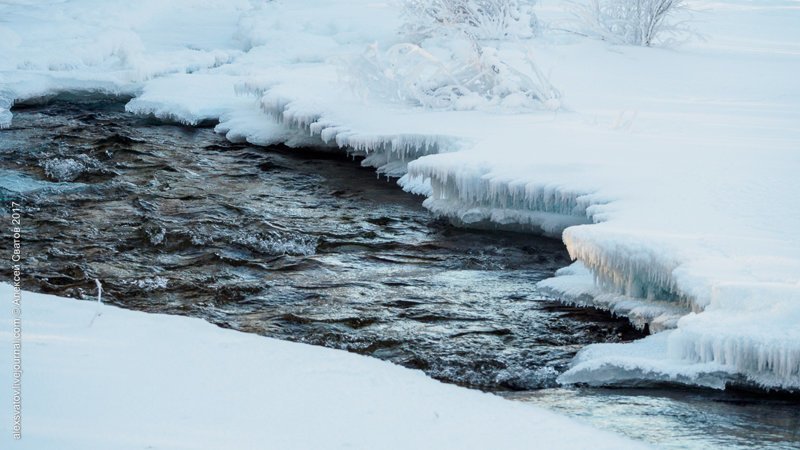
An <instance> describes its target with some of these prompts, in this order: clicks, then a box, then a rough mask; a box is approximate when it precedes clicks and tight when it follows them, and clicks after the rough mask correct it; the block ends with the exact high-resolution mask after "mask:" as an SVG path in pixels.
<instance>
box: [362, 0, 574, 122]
mask: <svg viewBox="0 0 800 450" xmlns="http://www.w3.org/2000/svg"><path fill="white" fill-rule="evenodd" d="M532 6H533V2H530V1H529V2H524V1H520V0H406V1H405V3H404V13H405V17H406V25H405V26H404V27H403V28H404V29H403V32H404V34H405V36H406V38H407V39H408V42H404V43H401V44H396V45H394V46H392V47H390V48H388V49H387V50H385V51H381V50H380V49H378V48H377V47H376V46H373V47H371V48H370V49H369V50H368V51H367V52H366V53H365V54H364V55H362V57H361V58H360V59H359V60H358V61H357V62H356V64H355V65H354V68H355V69H356V70H357V71H358V73H359V74H360V75H359V81H360V84H361V85H360V86H358V87H360V88H366V89H364V91H365V94H366V95H369V96H372V97H379V98H381V99H383V100H389V101H394V102H402V103H405V104H411V105H414V106H422V107H426V108H433V109H455V110H467V109H484V108H502V109H531V108H539V107H542V106H544V107H546V108H548V109H557V108H558V107H559V101H558V99H559V97H560V94H559V92H558V91H557V90H556V89H555V88H554V87H553V86H552V85H551V84H550V81H549V80H548V79H547V77H546V76H544V74H543V73H542V72H541V71H540V70H539V69H538V68H537V67H536V65H535V64H534V62H533V58H532V57H531V54H530V52H529V51H528V50H527V48H526V47H525V45H524V44H523V43H522V42H520V39H523V38H529V37H532V36H533V33H534V31H535V24H536V21H535V17H536V16H535V15H534V14H533V12H532V10H531V8H532Z"/></svg>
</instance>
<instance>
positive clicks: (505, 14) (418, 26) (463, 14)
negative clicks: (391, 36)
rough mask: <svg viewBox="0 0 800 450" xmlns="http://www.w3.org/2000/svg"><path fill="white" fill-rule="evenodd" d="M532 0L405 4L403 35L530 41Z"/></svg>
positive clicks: (417, 1)
mask: <svg viewBox="0 0 800 450" xmlns="http://www.w3.org/2000/svg"><path fill="white" fill-rule="evenodd" d="M535 3H536V0H405V1H404V2H403V4H402V5H403V13H404V15H405V17H406V25H405V30H404V31H405V32H407V33H408V34H410V35H416V36H420V37H431V36H436V35H441V34H443V33H446V32H449V31H455V32H456V33H461V34H464V35H466V36H469V37H470V38H473V39H478V40H486V39H508V38H520V37H530V36H532V35H533V34H534V33H535V32H536V28H537V26H538V25H537V20H536V14H534V12H533V7H534V5H535Z"/></svg>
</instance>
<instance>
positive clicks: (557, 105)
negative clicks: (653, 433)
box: [0, 0, 800, 389]
mask: <svg viewBox="0 0 800 450" xmlns="http://www.w3.org/2000/svg"><path fill="white" fill-rule="evenodd" d="M689 6H690V7H691V8H692V10H693V11H692V12H691V13H685V14H684V16H682V17H683V18H685V19H687V20H689V26H691V27H692V28H694V29H695V30H697V31H698V32H699V33H700V34H701V36H699V37H695V38H693V39H690V40H689V41H688V42H685V43H683V44H681V45H677V46H674V47H670V48H666V47H651V48H644V47H631V46H618V45H610V44H608V43H606V42H602V41H596V40H591V39H588V38H585V37H581V36H579V35H577V34H574V33H568V32H563V31H560V30H562V29H564V28H569V27H570V23H569V21H568V14H567V13H566V12H565V2H559V1H546V0H542V1H541V2H539V5H538V6H537V7H536V8H535V9H534V12H535V13H536V14H537V15H538V18H539V23H540V26H539V27H538V32H537V33H528V34H526V33H524V32H520V33H516V32H515V33H516V34H514V35H513V36H503V37H501V38H500V39H496V38H492V37H491V36H488V37H486V36H483V37H481V39H480V41H479V42H480V45H481V46H482V52H481V53H480V54H477V53H475V52H474V51H472V49H471V47H470V45H469V43H465V42H464V39H461V40H459V39H458V38H457V36H458V35H457V34H456V35H454V34H452V33H451V34H449V35H448V34H446V33H445V34H443V35H436V34H433V35H429V36H427V37H424V38H419V39H417V40H416V41H413V42H409V40H410V38H409V37H408V36H409V35H408V30H407V28H408V25H407V24H406V25H404V23H405V22H407V21H408V20H407V19H404V18H403V17H402V16H401V14H400V9H399V8H398V6H397V4H396V3H394V2H390V3H385V2H384V3H382V2H374V1H371V0H346V1H341V2H339V1H337V2H324V1H321V0H307V1H288V0H285V1H274V2H262V1H255V0H254V1H252V2H251V1H247V0H241V1H236V2H231V1H221V0H220V1H214V0H205V1H203V0H181V1H174V2H168V3H167V2H157V1H153V0H145V1H140V2H122V1H113V0H108V1H106V0H104V1H99V0H96V1H90V0H76V1H53V2H47V1H41V2H22V1H20V2H4V3H2V4H0V17H2V21H0V36H1V37H2V38H1V39H0V55H2V57H0V123H2V122H3V121H5V124H6V125H8V124H9V120H10V115H9V113H8V111H7V110H8V109H9V107H10V106H11V104H12V103H13V102H18V101H32V100H35V99H36V98H40V97H47V96H48V95H53V94H55V93H58V92H65V91H84V92H85V91H96V92H103V93H120V94H129V95H133V96H134V97H135V98H134V99H133V100H131V102H130V103H129V104H128V106H127V108H128V110H129V111H132V112H134V113H138V114H151V115H154V116H156V117H159V118H162V119H165V120H171V121H178V122H182V123H185V124H188V125H194V124H199V123H204V122H208V121H213V120H217V119H218V120H219V124H218V125H217V128H216V129H217V131H218V132H220V133H224V134H225V135H226V136H227V137H228V138H229V139H231V140H235V141H248V142H252V143H254V144H260V145H268V144H273V143H285V144H287V145H289V146H305V145H315V146H328V147H330V148H332V149H336V148H341V149H344V150H346V151H349V152H352V153H356V154H362V155H366V156H367V157H366V159H365V160H364V161H363V163H362V164H364V165H369V166H374V167H375V168H376V169H377V170H378V172H379V173H383V174H387V175H392V176H402V178H400V184H401V185H402V186H403V187H404V188H405V189H406V190H408V191H410V192H413V193H417V194H423V195H425V196H427V199H426V200H425V202H424V205H425V206H426V207H428V208H429V209H430V210H431V211H433V212H434V213H436V214H440V215H444V216H447V217H450V218H451V219H452V220H453V221H454V222H456V223H461V224H465V225H471V226H495V225H501V226H504V227H507V228H516V229H524V230H529V231H534V232H540V233H544V234H546V235H551V236H563V240H564V243H565V244H566V246H567V248H568V250H569V252H570V254H571V255H572V257H573V258H575V259H576V263H575V264H574V265H573V266H571V267H569V268H566V269H564V270H562V271H561V272H560V273H559V274H558V276H557V277H555V278H553V279H550V280H546V281H544V282H543V283H542V284H541V286H542V287H543V288H545V289H548V290H550V291H551V292H553V293H554V294H556V295H557V296H559V297H561V298H563V299H564V300H565V301H568V302H574V303H578V304H584V305H594V306H598V307H602V308H607V309H609V310H611V311H614V312H615V313H618V314H624V315H626V316H628V317H630V318H631V320H632V321H633V323H635V324H637V325H640V326H645V325H648V326H649V329H650V331H651V332H658V334H656V335H654V336H651V337H650V338H647V339H644V340H642V341H639V342H635V343H632V344H625V345H597V346H590V347H588V348H586V349H585V350H584V351H582V352H581V353H580V354H579V355H578V357H577V358H576V359H575V362H574V365H573V367H572V368H571V369H570V370H569V371H568V372H567V373H565V374H564V375H563V376H562V377H561V378H560V380H561V381H562V382H565V383H571V382H585V383H590V384H607V383H622V382H635V381H637V380H647V379H651V380H658V381H674V382H680V383H689V384H699V385H704V386H713V387H718V388H723V387H724V386H725V385H726V383H729V382H744V383H750V384H755V385H759V386H762V387H766V388H783V389H798V388H800V83H799V82H798V81H797V80H798V74H800V26H798V24H800V2H798V1H796V0H762V1H757V2H755V1H748V0H719V1H705V0H703V1H692V2H690V3H689ZM399 30H406V32H405V34H404V33H401V32H400V31H399ZM454 36H456V37H454ZM531 61H533V62H534V63H535V65H532V64H530V62H531ZM470 77H471V78H470ZM465 80H466V81H465ZM475 80H478V81H480V82H482V83H483V86H489V88H487V89H488V90H487V91H486V92H483V93H481V92H480V91H476V90H470V89H471V88H470V86H473V85H474V82H475ZM469 83H473V84H472V85H471V84H469ZM550 83H552V85H550ZM453 86H457V87H455V88H454V87H453ZM456 91H458V95H456V94H453V93H454V92H456ZM431 92H434V93H435V95H430V93H431Z"/></svg>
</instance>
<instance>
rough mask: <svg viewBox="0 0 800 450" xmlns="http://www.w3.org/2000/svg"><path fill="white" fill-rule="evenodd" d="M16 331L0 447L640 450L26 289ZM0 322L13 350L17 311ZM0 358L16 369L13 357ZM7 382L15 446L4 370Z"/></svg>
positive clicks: (370, 372)
mask: <svg viewBox="0 0 800 450" xmlns="http://www.w3.org/2000/svg"><path fill="white" fill-rule="evenodd" d="M0 296H2V297H3V298H4V299H10V298H11V296H12V288H11V286H10V285H8V284H0ZM98 313H99V316H98ZM22 321H23V322H22V326H23V330H22V333H23V337H22V339H23V349H22V358H23V364H24V374H23V377H22V398H23V403H22V405H23V409H22V439H21V440H20V441H18V442H14V443H13V444H14V445H12V446H9V447H7V446H5V445H4V446H3V448H12V447H13V448H20V449H37V450H39V449H59V450H72V449H74V450H91V449H110V448H113V449H120V450H123V449H143V448H152V449H193V450H199V449H214V450H218V449H241V450H245V449H273V448H274V449H286V450H288V449H303V450H306V449H335V448H348V449H450V448H452V449H487V448H503V449H530V448H547V449H585V448H590V447H591V448H597V449H620V450H621V449H634V448H645V446H644V445H642V444H638V443H634V442H632V441H628V440H626V439H623V438H621V437H617V436H615V435H612V434H610V433H606V432H603V431H599V430H596V429H593V428H591V427H589V426H587V425H583V424H581V423H578V422H576V421H573V420H571V419H567V418H565V417H561V416H558V415H556V414H554V413H551V412H549V411H545V410H543V409H540V408H538V407H535V406H532V405H529V404H524V403H521V402H513V401H509V400H504V399H502V398H500V397H496V396H494V395H491V394H485V393H481V392H478V391H473V390H469V389H465V388H459V387H456V386H453V385H448V384H444V383H440V382H438V381H435V380H432V379H430V378H428V377H426V376H425V374H424V373H423V372H421V371H416V370H409V369H405V368H402V367H399V366H395V365H393V364H390V363H387V362H383V361H379V360H377V359H373V358H369V357H365V356H360V355H355V354H352V353H347V352H344V351H339V350H332V349H326V348H322V347H315V346H310V345H305V344H296V343H290V342H284V341H279V340H275V339H269V338H264V337H261V336H256V335H252V334H247V333H241V332H237V331H232V330H225V329H222V328H219V327H217V326H214V325H211V324H208V323H206V322H204V321H202V320H199V319H192V318H186V317H176V316H167V315H160V314H145V313H141V312H135V311H127V310H123V309H119V308H116V307H111V306H107V305H103V306H99V305H98V304H97V303H96V302H87V301H84V302H81V301H75V300H70V299H64V298H59V297H54V296H50V295H42V294H33V293H28V292H23V293H22ZM0 324H2V325H0V339H2V341H3V342H6V343H8V342H10V341H11V308H10V305H9V308H5V307H4V308H2V309H0ZM0 354H1V356H0V363H2V366H3V367H11V347H8V351H4V352H0ZM0 382H2V383H3V385H4V386H8V387H9V388H8V389H4V390H3V394H2V395H1V396H0V398H1V399H2V403H3V405H8V407H3V408H2V412H0V422H2V430H3V434H4V436H3V440H10V436H11V430H10V427H11V424H12V420H11V407H10V405H11V389H10V386H11V383H12V379H11V371H10V370H3V371H2V375H1V376H0Z"/></svg>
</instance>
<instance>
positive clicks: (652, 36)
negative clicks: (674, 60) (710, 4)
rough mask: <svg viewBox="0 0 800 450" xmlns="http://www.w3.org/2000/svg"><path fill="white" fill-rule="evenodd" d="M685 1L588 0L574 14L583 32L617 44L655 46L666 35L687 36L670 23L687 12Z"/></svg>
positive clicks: (679, 28) (576, 7)
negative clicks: (684, 10)
mask: <svg viewBox="0 0 800 450" xmlns="http://www.w3.org/2000/svg"><path fill="white" fill-rule="evenodd" d="M685 7H686V2H685V1H684V0H588V3H576V4H575V5H574V8H573V14H574V15H575V17H576V19H577V21H578V22H579V27H580V28H581V30H580V31H581V32H583V33H585V34H587V35H589V36H591V37H595V38H598V39H602V40H606V41H610V42H613V43H617V44H629V45H642V46H647V47H649V46H651V45H653V44H655V43H657V42H659V41H662V42H663V41H664V36H665V35H675V34H678V33H683V32H685V30H684V29H682V28H681V27H680V26H678V25H676V24H674V23H672V22H671V21H670V19H671V18H672V16H673V15H674V14H675V13H676V12H678V11H679V10H682V9H685Z"/></svg>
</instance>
